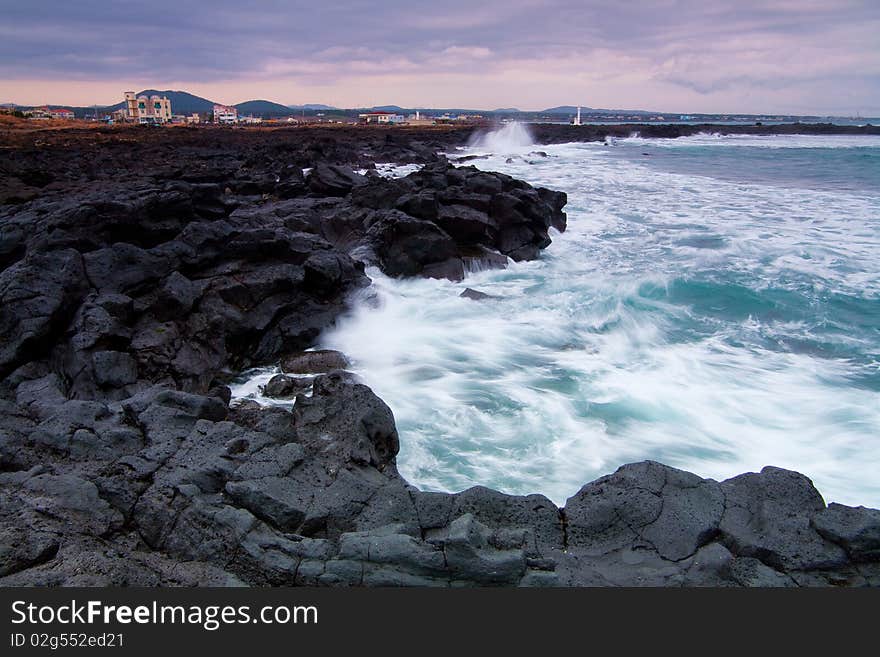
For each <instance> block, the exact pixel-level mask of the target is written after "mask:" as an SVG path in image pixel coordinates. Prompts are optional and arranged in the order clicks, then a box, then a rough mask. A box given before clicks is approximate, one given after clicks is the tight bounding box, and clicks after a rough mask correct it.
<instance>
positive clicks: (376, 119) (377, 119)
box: [358, 112, 406, 125]
mask: <svg viewBox="0 0 880 657" xmlns="http://www.w3.org/2000/svg"><path fill="white" fill-rule="evenodd" d="M358 118H359V119H360V120H361V123H366V124H371V123H372V124H376V125H389V124H394V123H404V122H405V121H406V118H405V117H404V116H403V115H402V114H397V113H395V112H365V113H363V114H358Z"/></svg>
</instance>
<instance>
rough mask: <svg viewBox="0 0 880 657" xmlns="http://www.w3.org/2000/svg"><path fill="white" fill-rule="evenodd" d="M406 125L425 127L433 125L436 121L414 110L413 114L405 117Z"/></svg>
mask: <svg viewBox="0 0 880 657" xmlns="http://www.w3.org/2000/svg"><path fill="white" fill-rule="evenodd" d="M406 124H407V125H411V126H426V125H435V124H436V121H434V119H433V118H432V117H430V116H425V115H424V114H422V113H421V112H420V111H419V110H416V112H415V114H410V115H409V116H408V117H406Z"/></svg>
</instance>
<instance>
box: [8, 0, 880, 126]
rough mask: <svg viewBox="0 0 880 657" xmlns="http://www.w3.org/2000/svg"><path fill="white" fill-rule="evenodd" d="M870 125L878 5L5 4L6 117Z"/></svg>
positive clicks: (372, 0)
mask: <svg viewBox="0 0 880 657" xmlns="http://www.w3.org/2000/svg"><path fill="white" fill-rule="evenodd" d="M148 88H153V89H179V90H185V91H189V92H191V93H195V94H197V95H200V96H204V97H206V98H209V99H210V100H214V101H217V102H223V103H229V104H232V103H238V102H242V101H245V100H251V99H256V98H264V99H268V100H273V101H276V102H281V103H283V104H302V103H326V104H329V105H334V106H337V107H369V106H374V105H385V104H396V105H401V106H404V107H459V108H462V107H463V108H477V109H494V108H498V107H517V108H520V109H524V110H540V109H544V108H547V107H553V106H557V105H578V104H581V105H584V106H587V107H597V108H626V109H647V110H656V111H667V112H707V113H786V114H818V115H828V114H834V115H842V116H852V115H856V114H861V115H862V116H878V115H880V0H838V1H832V0H739V1H736V2H713V1H712V0H639V1H638V2H626V0H613V1H605V0H599V1H593V0H504V1H499V0H485V1H483V0H433V1H431V2H420V1H418V0H346V1H341V2H337V1H334V0H324V1H323V2H322V1H321V0H311V1H309V2H300V1H299V0H288V1H282V0H274V1H260V0H255V1H252V2H245V1H242V0H234V1H228V0H210V2H199V3H191V2H181V1H180V0H174V1H168V0H153V1H151V2H143V1H142V0H141V1H138V2H130V1H128V0H112V1H108V0H101V1H99V2H96V1H92V0H78V1H77V2H70V1H69V0H67V1H65V2H58V1H56V0H46V1H44V2H21V1H20V0H14V1H13V0H0V102H16V103H20V104H43V103H51V104H66V105H77V106H84V105H92V104H99V105H109V104H113V103H116V102H119V101H120V100H121V97H122V93H123V91H126V90H131V91H140V90H142V89H148Z"/></svg>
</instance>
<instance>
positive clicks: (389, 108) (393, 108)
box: [370, 105, 403, 112]
mask: <svg viewBox="0 0 880 657" xmlns="http://www.w3.org/2000/svg"><path fill="white" fill-rule="evenodd" d="M370 109H371V110H373V111H374V112H402V111H403V108H402V107H400V106H399V105H377V106H376V107H371V108H370Z"/></svg>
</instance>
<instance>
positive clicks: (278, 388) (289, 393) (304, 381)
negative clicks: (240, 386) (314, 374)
mask: <svg viewBox="0 0 880 657" xmlns="http://www.w3.org/2000/svg"><path fill="white" fill-rule="evenodd" d="M311 385H312V380H311V379H309V378H305V377H295V376H287V375H286V374H276V375H275V376H273V377H272V378H271V379H269V380H268V381H267V382H266V385H265V386H263V394H264V395H266V397H273V398H275V399H290V398H291V397H295V396H296V395H298V394H299V393H301V392H305V391H306V390H308V389H309V388H310V387H311Z"/></svg>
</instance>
